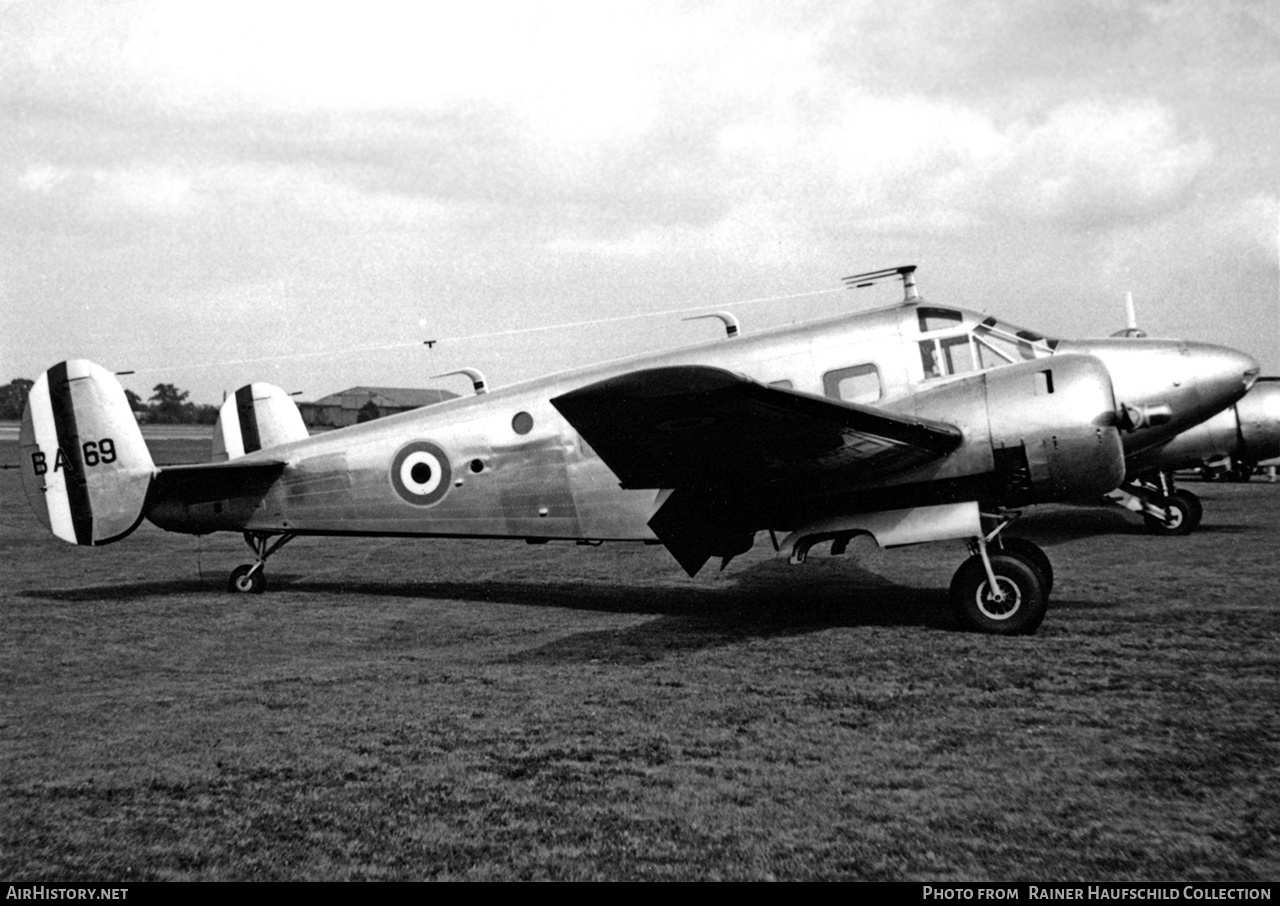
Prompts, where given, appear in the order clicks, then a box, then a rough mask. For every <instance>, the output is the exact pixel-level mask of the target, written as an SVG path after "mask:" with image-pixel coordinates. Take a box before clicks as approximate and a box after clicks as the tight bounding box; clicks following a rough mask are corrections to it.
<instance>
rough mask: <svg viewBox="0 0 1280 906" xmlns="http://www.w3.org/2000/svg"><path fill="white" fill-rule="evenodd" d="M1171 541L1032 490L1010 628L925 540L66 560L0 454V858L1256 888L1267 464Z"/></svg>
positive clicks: (111, 552)
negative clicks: (261, 584)
mask: <svg viewBox="0 0 1280 906" xmlns="http://www.w3.org/2000/svg"><path fill="white" fill-rule="evenodd" d="M1188 487H1192V488H1194V490H1196V491H1197V492H1200V493H1202V494H1203V496H1204V497H1205V501H1206V513H1207V515H1206V518H1205V525H1204V528H1203V530H1202V532H1201V533H1200V534H1198V535H1196V536H1193V537H1191V538H1154V537H1149V536H1146V535H1145V534H1143V533H1142V532H1141V531H1140V529H1139V527H1138V525H1137V523H1136V521H1135V520H1133V519H1132V518H1131V517H1129V516H1126V515H1125V514H1123V513H1121V512H1119V511H1105V510H1085V509H1074V508H1067V507H1046V508H1042V509H1039V510H1036V511H1029V515H1028V516H1027V517H1025V518H1024V520H1023V521H1022V523H1021V525H1020V526H1019V527H1020V529H1021V533H1022V534H1024V535H1026V536H1028V537H1031V538H1033V539H1035V540H1037V541H1039V542H1040V543H1042V544H1043V545H1045V546H1046V548H1047V549H1048V551H1049V554H1050V556H1051V557H1052V558H1053V561H1054V564H1055V568H1056V570H1057V575H1058V581H1057V587H1056V590H1055V596H1054V606H1053V608H1052V609H1051V612H1050V615H1049V617H1048V619H1047V620H1046V621H1045V624H1044V626H1043V627H1042V629H1041V630H1040V632H1039V634H1038V635H1036V636H1034V637H1032V638H1019V639H1000V638H993V637H984V636H977V635H971V634H967V633H962V632H959V631H956V630H955V628H954V627H953V625H952V623H951V620H950V617H949V615H948V613H947V608H946V600H945V588H946V585H947V582H948V581H949V579H950V576H951V573H952V572H953V571H954V569H955V567H956V566H957V565H958V564H959V562H960V560H961V558H962V556H963V551H962V549H961V548H960V547H959V546H958V545H930V546H924V547H919V548H912V549H907V550H901V551H893V552H883V551H879V550H876V549H875V548H874V547H872V546H870V545H869V544H866V543H859V544H855V545H854V546H853V548H852V549H851V554H852V556H850V557H845V558H838V559H823V558H815V559H813V560H811V561H810V563H808V564H806V565H805V566H803V567H796V568H793V567H789V566H788V565H787V564H786V563H785V562H783V561H779V560H776V559H774V555H773V554H772V552H771V550H769V549H768V548H769V545H768V542H767V539H762V542H761V544H759V545H758V546H757V549H756V550H754V551H753V552H751V554H749V555H748V556H746V557H744V558H742V559H741V560H739V561H736V562H735V563H734V564H733V565H731V566H730V567H729V569H728V570H727V571H726V572H724V573H717V572H715V571H714V570H708V571H707V572H706V573H705V574H704V575H700V576H699V577H698V578H697V579H694V580H690V579H688V578H686V577H685V576H684V575H683V573H682V572H681V571H680V569H679V567H678V566H676V565H675V563H674V562H673V561H671V560H670V558H669V557H668V556H667V554H666V553H665V552H664V551H663V550H662V549H660V548H645V547H631V546H621V545H618V546H608V545H606V546H604V547H602V548H598V549H591V548H577V547H572V546H555V545H549V546H544V547H527V546H525V545H523V544H518V543H484V544H481V543H466V542H414V541H386V540H343V539H325V540H320V539H300V540H298V541H296V542H294V543H293V544H292V545H291V546H290V547H288V548H286V549H285V550H284V551H282V552H281V553H280V554H279V555H277V557H276V558H274V559H273V560H272V564H271V572H270V582H271V585H270V588H269V590H268V593H267V594H266V595H264V596H262V597H234V596H230V595H227V594H225V593H224V592H223V591H222V587H223V584H224V582H225V580H226V574H227V572H228V571H229V570H230V568H231V567H232V566H234V565H235V564H237V563H240V562H243V561H244V560H246V559H247V549H245V548H244V547H243V545H242V544H241V542H240V541H239V539H237V538H231V537H215V538H207V539H194V538H187V537H181V536H174V535H166V534H164V533H162V532H160V531H158V530H155V529H153V528H151V527H150V526H143V527H142V528H141V529H139V531H138V533H137V534H136V535H135V536H134V537H132V538H130V539H128V540H126V541H124V542H122V543H120V544H117V545H112V546H110V547H106V548H101V549H95V550H84V549H76V548H72V547H70V546H67V545H63V544H61V543H59V542H56V541H54V540H52V539H51V538H49V537H48V536H46V535H45V534H44V533H43V530H42V529H40V527H39V526H38V525H37V524H36V522H35V520H34V517H32V516H31V515H30V514H29V512H28V510H27V507H26V502H25V500H24V499H23V498H22V494H21V491H20V489H19V488H18V485H17V473H16V472H14V471H4V472H0V546H2V548H3V551H4V554H5V559H6V563H7V566H6V582H5V588H4V590H3V592H0V615H2V617H0V618H2V619H3V626H4V629H3V633H0V703H2V710H0V759H2V760H0V764H2V765H3V767H2V770H3V774H2V776H0V876H2V877H6V878H9V879H17V878H23V879H47V880H59V879H62V880H73V879H89V878H93V879H110V880H122V881H124V880H130V879H147V878H161V879H165V878H168V879H255V878H261V879H301V878H305V879H357V878H369V879H419V878H439V879H543V878H545V879H645V878H652V879H734V880H738V879H745V880H758V879H778V880H799V879H804V880H811V879H832V880H837V879H838V880H860V879H875V880H903V879H916V880H962V879H967V880H981V879H999V880H1011V879H1012V880H1036V879H1040V880H1050V879H1060V880H1071V879H1078V880H1086V879H1087V880H1132V879H1138V880H1142V879H1150V880H1170V879H1177V880H1208V879H1222V880H1225V879H1232V880H1259V879H1261V880H1268V879H1269V880H1274V879H1276V878H1278V877H1280V870H1278V869H1280V856H1278V855H1277V854H1278V853H1280V846H1278V845H1277V844H1278V843H1280V841H1278V840H1277V834H1278V833H1280V831H1278V828H1280V806H1278V805H1277V802H1280V727H1278V723H1280V721H1278V718H1277V705H1278V704H1280V653H1278V652H1280V646H1277V644H1276V643H1277V641H1278V639H1277V636H1278V635H1280V616H1278V615H1277V609H1276V606H1275V604H1274V585H1275V583H1274V561H1273V559H1272V558H1273V555H1272V551H1273V549H1274V540H1275V537H1276V533H1275V526H1276V524H1277V519H1278V518H1280V486H1271V485H1248V486H1216V485H1194V486H1192V485H1189V486H1188Z"/></svg>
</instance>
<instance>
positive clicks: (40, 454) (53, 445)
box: [19, 359, 155, 545]
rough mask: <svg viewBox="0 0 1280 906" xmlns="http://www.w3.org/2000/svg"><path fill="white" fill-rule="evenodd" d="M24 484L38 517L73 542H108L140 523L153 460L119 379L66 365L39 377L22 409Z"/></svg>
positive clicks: (82, 365) (84, 365) (88, 365)
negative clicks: (25, 406) (25, 405)
mask: <svg viewBox="0 0 1280 906" xmlns="http://www.w3.org/2000/svg"><path fill="white" fill-rule="evenodd" d="M19 443H20V446H21V468H22V485H23V488H24V489H25V490H26V492H27V499H28V500H29V501H30V502H31V507H32V509H34V510H35V512H36V516H38V517H39V519H40V521H41V522H43V523H44V524H45V526H46V527H48V529H49V530H50V531H52V532H53V533H54V534H55V535H57V536H58V537H59V538H61V539H62V540H64V541H69V542H71V543H72V544H86V545H97V544H107V543H109V542H111V541H116V540H118V539H120V538H123V537H124V536H125V535H128V534H129V533H130V532H132V531H133V530H134V529H135V528H136V527H137V525H138V523H139V522H140V521H141V520H142V508H143V504H144V503H145V502H146V498H147V488H148V486H149V485H150V483H151V476H152V473H153V472H154V471H155V465H154V464H153V463H152V461H151V453H150V451H149V450H147V444H146V442H145V441H144V440H143V439H142V432H141V431H140V430H139V429H138V422H137V420H136V419H135V418H134V416H133V410H132V409H130V407H129V401H128V400H127V399H126V398H125V394H124V388H123V387H121V386H120V382H119V381H117V380H116V379H115V376H114V375H113V374H112V373H111V372H109V371H107V370H106V369H105V368H102V367H101V366H99V365H95V364H93V363H92V362H87V361H85V360H83V359H71V360H69V361H66V362H61V363H59V364H57V365H55V366H53V367H52V368H50V369H49V370H48V371H46V372H45V373H44V374H42V375H40V377H39V378H38V379H37V380H36V382H35V384H34V385H33V386H32V387H31V393H30V395H29V396H28V398H27V408H26V410H25V411H24V412H23V413H22V432H21V435H20V440H19Z"/></svg>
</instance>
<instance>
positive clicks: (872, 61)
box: [0, 0, 1280, 402]
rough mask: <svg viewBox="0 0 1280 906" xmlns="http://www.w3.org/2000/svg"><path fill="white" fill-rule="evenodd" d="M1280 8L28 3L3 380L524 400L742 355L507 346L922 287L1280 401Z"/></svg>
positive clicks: (16, 26) (1023, 1) (621, 339)
mask: <svg viewBox="0 0 1280 906" xmlns="http://www.w3.org/2000/svg"><path fill="white" fill-rule="evenodd" d="M1278 9H1280V4H1277V3H1275V2H1274V0H1258V2H1250V0H1218V2H1208V0H1186V2H1183V0H1172V2H1162V0H1155V2H1125V0H1094V2H1088V0H1053V2H1050V0H1007V2H999V0H997V2H968V0H938V2H933V0H905V2H904V0H876V2H858V0H838V2H836V0H833V2H809V3H805V2H796V0H784V2H775V3H753V2H742V0H735V2H726V3H714V2H707V3H663V2H656V0H645V2H640V3H624V2H617V0H608V2H591V3H580V4H579V3H553V2H537V3H528V2H525V3H486V2H475V0H472V2H467V3H458V2H451V3H448V4H434V3H381V2H376V0H360V2H341V3H324V2H306V3H272V2H266V0H253V2H248V3H238V2H227V0H223V2H220V3H216V4H213V3H211V4H195V3H178V2H154V3H148V2H139V3H127V2H126V3H119V2H113V3H94V2H87V0H79V2H70V3H59V2H44V0H0V313H2V314H3V316H4V319H3V326H2V327H0V380H2V381H8V380H9V379H11V378H13V377H28V378H35V377H36V376H37V375H38V374H39V373H40V371H41V370H43V369H45V368H48V367H49V366H51V365H53V364H54V363H56V362H58V361H60V360H62V359H66V358H73V357H82V358H89V359H92V360H94V361H97V362H99V363H100V364H102V365H104V366H106V367H108V368H110V369H113V370H125V369H131V370H135V371H137V374H135V375H133V376H130V377H126V378H124V379H123V381H124V383H125V385H126V386H128V387H130V388H131V389H133V390H135V391H137V392H138V393H139V394H140V395H141V396H143V397H144V398H146V397H147V396H149V395H150V392H151V388H152V387H153V386H154V385H155V384H157V383H160V382H166V383H174V384H177V385H178V386H179V387H182V388H186V389H189V390H191V391H192V398H193V399H194V400H196V401H198V402H216V401H218V400H219V399H221V395H222V393H223V392H224V391H232V390H234V389H235V388H236V387H237V386H239V385H240V384H243V383H246V382H248V381H251V380H267V381H271V382H273V383H277V384H280V385H281V386H282V387H284V389H285V390H287V391H301V392H302V395H303V397H302V398H304V399H314V398H317V397H319V396H322V395H324V394H326V393H330V392H333V391H336V390H340V389H343V388H345V387H348V386H352V385H355V384H376V385H398V386H424V385H427V384H429V383H432V382H430V381H429V377H430V376H431V375H432V374H435V373H437V372H443V371H448V370H451V369H453V368H458V367H462V366H473V367H478V368H480V369H481V370H483V371H484V372H485V373H486V374H487V376H488V379H489V382H490V384H491V385H493V386H502V385H504V384H509V383H513V382H515V381H517V380H523V379H526V378H529V377H534V376H536V375H538V374H540V373H542V372H545V371H549V370H559V369H563V368H567V367H572V366H575V365H582V364H589V363H592V362H596V361H600V360H603V359H607V358H613V357H617V356H620V355H627V354H632V353H638V352H645V351H656V350H660V349H663V348H666V347H669V346H671V345H673V344H680V343H686V342H692V341H695V340H701V339H708V338H711V337H714V336H716V335H717V334H718V333H719V331H720V328H719V326H718V325H716V324H715V323H714V322H703V321H698V322H693V323H684V322H682V321H681V320H680V317H681V316H680V315H678V314H661V315H657V316H654V317H639V318H632V319H630V320H619V321H605V323H595V324H588V325H582V326H577V327H567V328H561V329H557V330H551V331H534V332H521V333H510V331H521V330H524V329H525V328H533V327H538V326H540V325H548V324H570V323H575V322H582V321H597V322H599V321H602V320H604V319H611V318H622V317H625V316H630V315H642V314H648V313H660V312H673V311H675V310H678V309H683V308H693V307H697V306H713V307H717V308H725V309H728V310H731V311H734V312H736V313H737V314H738V315H739V317H740V319H741V320H742V323H743V329H744V331H746V332H752V331H757V330H761V329H764V328H765V327H768V326H772V325H776V324H783V323H789V322H792V321H795V320H807V319H810V318H815V317H823V316H826V315H830V314H834V313H836V312H839V311H842V310H857V309H863V308H869V307H874V306H878V305H882V304H888V303H890V302H894V301H896V300H897V299H899V298H900V289H899V288H895V287H893V286H886V287H884V288H882V289H877V290H863V291H861V292H860V293H856V294H855V293H850V292H846V291H843V290H841V289H840V282H839V278H840V277H841V276H843V275H845V274H849V273H853V272H857V271H866V270H871V269H875V268H880V267H886V266H893V265H898V264H907V263H914V264H918V265H919V267H920V270H919V272H918V278H919V284H920V288H921V290H922V292H923V293H924V295H925V296H926V297H927V298H928V299H929V300H930V301H932V302H936V303H943V304H955V305H963V306H969V307H973V308H979V309H983V310H986V311H988V312H990V313H992V314H998V315H1000V316H1002V317H1004V318H1006V319H1007V320H1010V321H1013V322H1015V323H1018V324H1020V325H1023V326H1027V327H1032V328H1036V329H1038V330H1041V331H1044V332H1048V333H1051V334H1054V335H1059V336H1066V337H1071V336H1086V335H1095V336H1096V335H1101V334H1106V333H1110V332H1112V331H1113V330H1116V329H1118V328H1120V327H1122V326H1123V320H1124V307H1123V297H1124V293H1125V292H1126V291H1132V292H1133V294H1134V297H1135V302H1136V305H1137V310H1138V316H1139V321H1140V322H1141V324H1142V326H1144V327H1146V328H1147V329H1148V330H1149V331H1150V332H1152V333H1155V334H1161V335H1167V336H1186V337H1192V338H1196V339H1203V340H1209V341H1213V342H1220V343H1224V344H1227V345H1231V346H1235V347H1238V348H1241V349H1244V350H1245V351H1247V352H1249V353H1251V354H1253V355H1254V356H1255V357H1257V358H1258V359H1259V360H1260V361H1261V362H1262V364H1263V366H1264V368H1265V369H1266V370H1267V371H1268V372H1270V373H1277V372H1280V348H1277V344H1278V342H1280V274H1278V262H1280V249H1278V243H1280V186H1278V184H1277V178H1278V176H1277V175H1278V174H1280V13H1278V12H1277V10H1278ZM781 297H791V298H781ZM761 299H775V301H766V302H762V301H755V300H761ZM504 332H506V333H504ZM494 334H496V335H494ZM426 339H439V340H440V343H439V344H438V345H436V346H435V347H434V348H433V349H428V348H427V347H425V346H423V345H422V341H423V340H426ZM435 383H436V385H437V386H444V387H446V388H449V389H453V390H455V391H459V392H461V391H464V390H466V389H467V388H468V385H467V382H466V381H465V380H462V379H459V378H450V379H446V380H444V381H443V382H435Z"/></svg>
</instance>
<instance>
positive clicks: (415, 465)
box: [391, 440, 452, 506]
mask: <svg viewBox="0 0 1280 906" xmlns="http://www.w3.org/2000/svg"><path fill="white" fill-rule="evenodd" d="M451 480H452V473H451V471H450V469H449V457H448V456H446V455H445V452H444V450H441V449H440V448H439V447H437V446H436V445H435V444H432V443H428V442H427V441H425V440H416V441H414V442H413V443H411V444H407V445H405V446H404V447H402V448H401V449H400V452H399V453H397V454H396V458H395V459H393V460H392V461H391V486H392V487H393V488H395V489H396V493H397V494H399V495H400V497H401V499H402V500H405V501H407V502H408V503H412V504H413V505H414V506H431V505H433V504H436V503H439V502H440V501H441V500H443V499H444V495H445V494H448V493H449V482H450V481H451Z"/></svg>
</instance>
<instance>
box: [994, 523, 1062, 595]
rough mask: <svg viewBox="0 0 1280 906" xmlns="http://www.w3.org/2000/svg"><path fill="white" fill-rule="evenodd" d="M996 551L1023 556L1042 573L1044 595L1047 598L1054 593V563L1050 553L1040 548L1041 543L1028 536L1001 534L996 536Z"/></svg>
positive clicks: (1041, 582) (1041, 581)
mask: <svg viewBox="0 0 1280 906" xmlns="http://www.w3.org/2000/svg"><path fill="white" fill-rule="evenodd" d="M995 551H996V553H1006V554H1012V555H1013V556H1015V557H1021V558H1022V559H1023V560H1025V561H1026V562H1027V563H1029V564H1031V567H1032V568H1033V569H1034V570H1035V571H1036V572H1037V573H1039V574H1040V584H1041V585H1042V586H1043V587H1044V596H1045V597H1046V598H1047V597H1049V596H1050V595H1051V594H1053V564H1052V563H1050V562H1049V555H1048V554H1046V553H1045V552H1044V551H1043V550H1041V549H1040V545H1038V544H1036V543H1035V542H1033V541H1028V540H1027V539H1026V538H1014V537H1006V536H1005V535H999V536H997V538H996V548H995Z"/></svg>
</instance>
